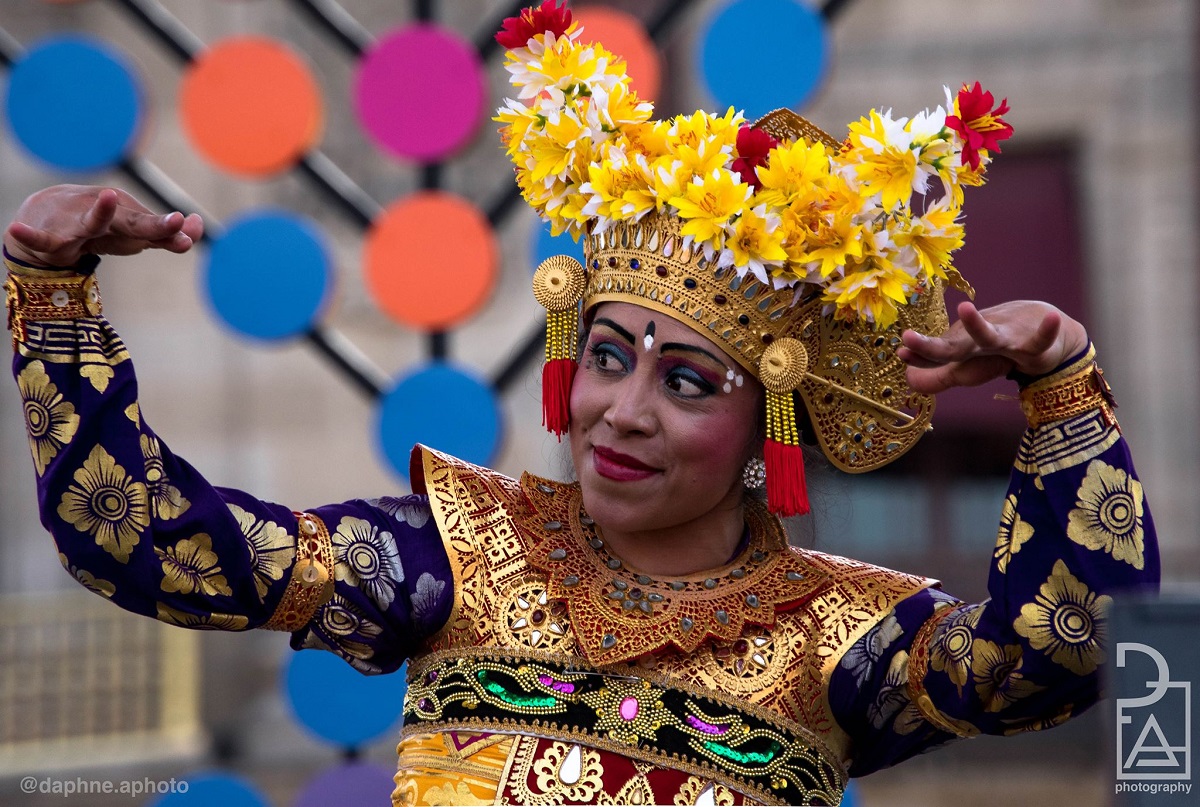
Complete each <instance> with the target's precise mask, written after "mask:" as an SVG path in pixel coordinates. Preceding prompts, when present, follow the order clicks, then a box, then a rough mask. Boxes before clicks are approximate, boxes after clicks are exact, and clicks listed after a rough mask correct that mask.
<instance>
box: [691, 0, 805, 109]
mask: <svg viewBox="0 0 1200 807" xmlns="http://www.w3.org/2000/svg"><path fill="white" fill-rule="evenodd" d="M827 51H828V41H827V34H826V26H825V21H824V19H823V18H822V17H821V15H820V13H818V12H817V11H814V10H813V9H811V8H808V7H807V6H805V5H802V4H800V3H798V2H795V0H734V2H732V3H730V4H729V5H727V6H725V8H724V9H722V10H721V11H719V12H717V14H716V15H715V16H714V17H713V18H712V19H710V21H709V24H708V29H707V30H706V31H705V32H704V35H703V36H702V37H701V38H700V52H699V62H700V74H701V75H702V76H704V81H705V83H706V84H707V85H708V89H709V92H711V93H712V96H713V98H715V99H716V101H717V107H718V111H724V110H725V109H726V108H728V107H733V108H734V109H740V110H743V111H744V113H745V115H746V117H747V118H748V119H749V120H752V121H753V120H756V119H757V118H760V117H762V116H763V115H765V114H767V113H768V112H770V111H771V110H773V109H779V108H781V107H788V108H792V109H796V108H799V107H801V106H803V105H804V104H805V103H806V102H807V101H808V100H809V99H810V98H811V97H812V94H813V91H814V90H815V89H816V88H817V84H818V82H819V81H820V79H821V75H822V73H824V71H825V62H826V56H827Z"/></svg>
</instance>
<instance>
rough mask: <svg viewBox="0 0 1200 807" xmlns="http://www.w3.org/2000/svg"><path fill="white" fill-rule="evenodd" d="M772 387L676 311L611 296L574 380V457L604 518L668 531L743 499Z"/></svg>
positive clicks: (630, 527) (592, 509)
mask: <svg viewBox="0 0 1200 807" xmlns="http://www.w3.org/2000/svg"><path fill="white" fill-rule="evenodd" d="M761 399H762V390H761V387H760V386H759V384H758V382H757V381H756V380H755V379H754V377H753V376H751V375H750V374H749V373H746V372H745V370H743V369H742V368H741V366H740V365H738V364H737V363H736V362H735V361H733V359H731V358H730V357H729V356H728V355H727V354H726V353H725V352H723V351H722V350H721V349H720V348H719V347H717V346H716V345H715V344H713V343H712V342H710V341H709V340H707V339H705V338H704V337H702V336H700V335H699V334H697V333H696V332H695V331H693V330H692V329H691V328H689V327H687V326H686V325H683V324H682V323H679V322H676V321H675V320H674V319H672V318H670V317H668V316H666V315H665V314H660V313H657V312H655V311H651V310H649V309H646V308H642V307H641V306H637V305H633V304H631V303H618V302H613V303H603V304H601V305H600V306H599V307H598V308H597V309H596V312H595V317H594V319H593V320H592V325H591V329H590V330H589V332H588V338H587V343H586V345H585V348H584V354H583V357H582V359H581V361H580V368H579V372H578V373H577V374H576V376H575V382H574V384H573V385H572V387H571V428H570V440H571V456H572V459H573V460H574V462H575V469H576V472H577V473H578V475H579V483H580V485H581V487H582V489H583V501H584V506H585V507H586V508H587V511H588V513H589V514H590V515H591V516H592V518H594V519H595V520H596V521H597V522H598V523H599V524H600V525H601V526H602V527H604V528H606V529H610V530H619V531H621V532H641V531H644V530H655V529H666V528H672V527H679V526H682V525H686V524H688V523H689V522H692V521H696V520H698V519H703V518H704V517H705V516H706V515H708V514H709V513H711V512H713V511H715V510H717V509H719V508H735V507H738V506H740V504H741V502H742V495H743V492H744V487H743V485H742V482H741V471H742V466H743V465H744V464H745V462H746V460H747V459H749V457H750V456H751V454H752V453H753V450H754V448H755V445H754V442H755V436H756V433H757V423H758V417H757V413H758V409H759V405H760V402H761Z"/></svg>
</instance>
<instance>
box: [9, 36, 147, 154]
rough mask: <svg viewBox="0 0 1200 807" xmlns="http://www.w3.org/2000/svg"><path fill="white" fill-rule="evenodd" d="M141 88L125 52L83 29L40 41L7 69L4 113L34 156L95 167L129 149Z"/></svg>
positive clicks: (138, 120)
mask: <svg viewBox="0 0 1200 807" xmlns="http://www.w3.org/2000/svg"><path fill="white" fill-rule="evenodd" d="M142 97H143V94H142V91H141V87H140V86H139V84H138V80H137V78H136V77H135V75H134V72H133V70H132V69H131V68H130V67H129V65H128V64H127V63H126V60H125V57H124V56H123V55H122V54H121V53H120V52H118V51H116V50H115V49H113V48H111V47H109V46H108V45H106V44H105V43H103V42H101V41H99V40H96V39H92V38H89V37H83V36H61V37H53V38H51V39H46V40H43V41H42V42H41V43H39V44H38V45H37V46H35V47H34V48H32V49H30V50H29V51H28V52H26V53H25V55H24V56H22V57H21V58H20V59H18V60H17V61H16V64H15V65H14V66H13V68H12V73H11V74H10V75H9V81H8V96H7V98H6V99H5V105H4V107H5V113H6V116H7V118H8V122H9V125H10V126H11V127H12V130H13V134H14V135H15V136H16V139H17V140H18V141H19V142H20V143H21V145H23V146H24V147H25V148H26V149H28V150H29V151H30V152H31V153H32V154H33V155H34V156H35V157H38V158H39V159H41V160H44V161H45V162H47V163H50V165H52V166H54V167H55V168H59V169H65V170H68V171H99V170H103V169H106V168H111V167H113V166H115V165H117V164H118V163H120V162H121V161H122V160H123V159H124V158H125V157H127V156H129V154H130V153H131V151H132V148H133V145H134V141H135V140H136V139H137V135H138V131H139V130H140V128H141V120H142V115H143V111H144V110H143V104H142Z"/></svg>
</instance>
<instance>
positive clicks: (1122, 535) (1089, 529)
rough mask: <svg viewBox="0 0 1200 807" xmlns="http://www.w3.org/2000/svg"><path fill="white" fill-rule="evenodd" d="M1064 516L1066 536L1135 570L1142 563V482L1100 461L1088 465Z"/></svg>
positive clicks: (1143, 543)
mask: <svg viewBox="0 0 1200 807" xmlns="http://www.w3.org/2000/svg"><path fill="white" fill-rule="evenodd" d="M1075 497H1076V502H1075V508H1074V509H1073V510H1071V513H1070V515H1069V516H1068V517H1067V537H1068V538H1070V539H1071V540H1072V541H1074V542H1075V543H1077V544H1079V545H1080V546H1086V547H1087V548H1088V549H1099V550H1102V551H1104V552H1107V553H1108V554H1110V555H1112V557H1113V560H1121V561H1125V562H1126V563H1128V564H1129V565H1130V566H1132V567H1133V568H1135V569H1141V568H1143V567H1144V566H1145V562H1146V559H1145V538H1144V536H1145V532H1144V528H1143V526H1142V518H1143V517H1144V516H1145V504H1144V500H1143V495H1142V483H1141V482H1139V481H1138V480H1136V479H1134V478H1133V476H1131V475H1130V474H1129V473H1128V472H1127V471H1125V470H1123V469H1121V468H1114V467H1113V466H1111V465H1109V464H1108V463H1106V462H1104V461H1102V460H1093V461H1092V462H1091V464H1089V465H1088V469H1087V475H1086V476H1085V477H1084V479H1083V482H1082V483H1080V485H1079V490H1078V491H1077V492H1076V494H1075Z"/></svg>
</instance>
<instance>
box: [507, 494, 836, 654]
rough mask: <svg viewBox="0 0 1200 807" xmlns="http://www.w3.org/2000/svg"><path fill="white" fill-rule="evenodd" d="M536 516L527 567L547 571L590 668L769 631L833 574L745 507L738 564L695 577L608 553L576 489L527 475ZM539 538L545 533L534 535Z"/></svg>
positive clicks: (762, 511)
mask: <svg viewBox="0 0 1200 807" xmlns="http://www.w3.org/2000/svg"><path fill="white" fill-rule="evenodd" d="M522 490H523V491H524V493H525V495H526V497H527V498H528V499H529V501H530V502H531V503H532V505H533V510H534V512H533V513H531V514H530V515H529V516H528V517H527V518H526V519H522V520H519V521H518V524H519V525H520V526H521V527H523V528H524V530H525V531H526V532H527V533H528V534H530V535H531V536H536V537H531V539H530V549H529V557H528V562H529V565H530V566H532V567H534V568H535V569H538V570H540V571H542V572H545V573H546V576H547V578H548V579H549V586H548V594H549V597H550V598H551V599H561V600H564V601H565V602H566V603H567V609H568V611H569V613H570V615H571V625H572V627H573V628H574V630H575V635H576V638H577V640H578V641H579V644H580V647H581V649H582V650H583V652H584V654H585V655H586V656H587V658H588V660H589V661H591V662H592V663H594V664H611V663H614V662H618V661H628V660H631V659H635V658H638V657H639V656H644V655H646V654H648V653H654V652H661V651H663V650H666V649H667V648H669V647H675V648H678V649H679V650H680V651H682V652H684V653H691V652H692V651H694V650H695V649H696V648H697V647H699V646H700V644H701V643H703V642H706V641H709V640H711V639H715V640H717V641H721V642H727V643H728V642H735V641H737V640H738V639H739V638H740V637H741V633H742V631H743V629H744V628H745V627H746V626H747V625H770V624H772V623H773V622H774V621H775V613H776V609H777V608H780V607H784V606H787V605H789V604H791V603H794V602H797V601H801V600H804V599H805V598H807V597H809V596H811V595H812V593H813V592H814V591H816V590H817V589H818V588H820V587H821V586H822V585H823V584H824V583H825V582H826V581H827V577H826V575H824V574H823V573H822V572H821V571H820V570H818V569H814V568H813V567H811V566H810V565H809V564H807V563H805V562H804V559H803V557H802V556H801V555H799V554H797V553H794V552H791V551H789V550H787V548H786V547H787V538H786V536H785V535H784V533H783V527H782V525H781V524H780V523H779V520H778V519H776V518H775V517H774V516H772V515H770V514H769V513H768V512H767V511H766V507H765V506H764V505H763V504H761V503H759V502H753V503H748V504H747V506H746V524H747V527H748V531H749V536H750V538H749V541H748V543H747V545H746V547H745V549H744V550H743V551H742V552H741V553H739V555H738V557H737V558H735V559H734V560H733V562H732V563H729V564H727V565H726V566H723V567H721V568H719V569H713V570H710V571H709V572H706V573H703V574H697V575H690V576H685V577H674V578H656V577H651V576H649V575H644V574H639V573H638V572H637V571H635V570H632V569H628V568H626V567H625V566H624V564H623V563H622V562H621V560H620V559H619V558H616V557H614V556H612V555H610V554H608V553H607V552H606V551H605V545H604V542H603V539H602V538H600V537H599V536H598V535H597V533H596V530H595V526H594V523H593V522H592V520H591V519H590V518H588V517H587V514H586V513H585V512H584V511H583V496H582V493H581V491H580V490H579V487H578V486H565V485H557V484H555V483H551V482H549V481H547V480H544V479H537V478H536V477H532V476H529V475H526V477H525V478H524V479H523V480H522ZM539 532H540V533H541V534H540V535H539V534H538V533H539Z"/></svg>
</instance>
